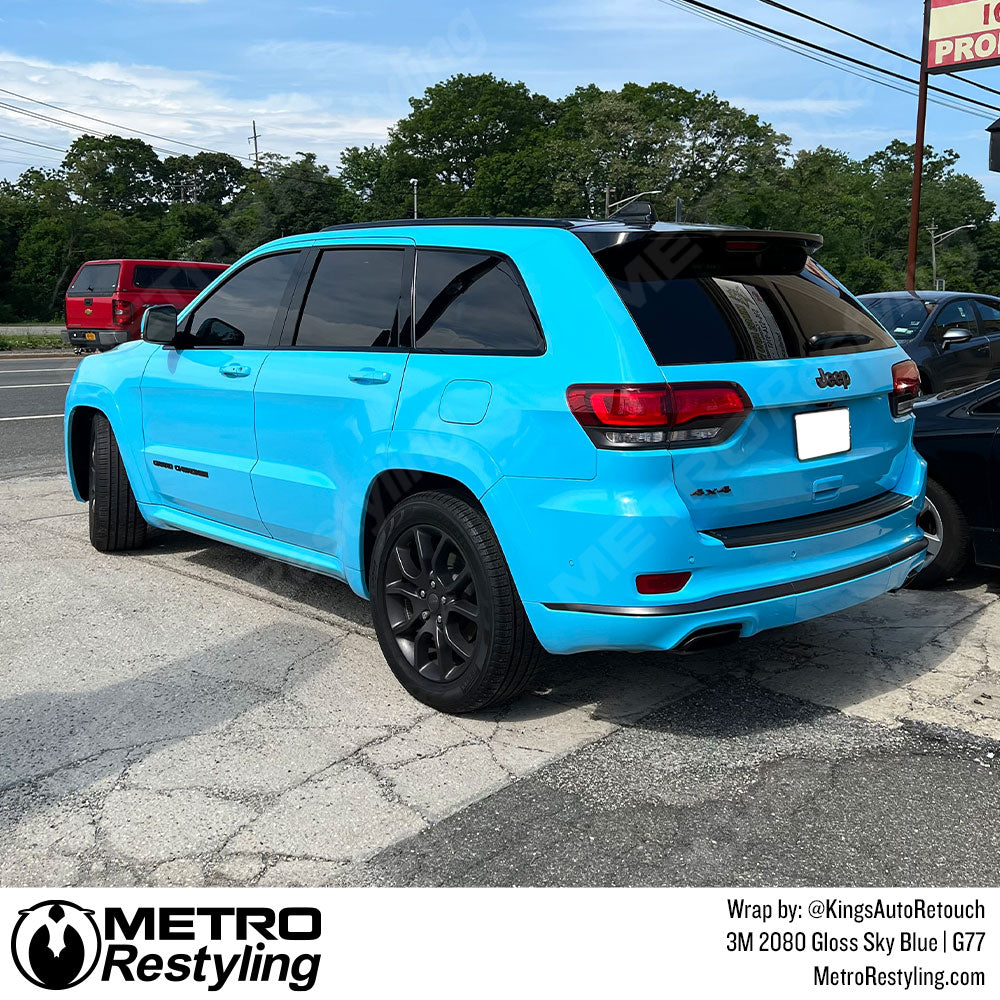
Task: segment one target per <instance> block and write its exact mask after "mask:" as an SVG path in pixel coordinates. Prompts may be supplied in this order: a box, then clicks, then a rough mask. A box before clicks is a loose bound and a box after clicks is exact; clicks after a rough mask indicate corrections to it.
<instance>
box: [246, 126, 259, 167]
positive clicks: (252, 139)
mask: <svg viewBox="0 0 1000 1000" xmlns="http://www.w3.org/2000/svg"><path fill="white" fill-rule="evenodd" d="M259 138H260V136H258V134H257V121H256V119H254V121H253V135H252V136H250V138H249V139H247V142H252V143H253V165H254V167H256V169H257V173H258V174H259V173H260V150H259V149H258V148H257V140H258V139H259Z"/></svg>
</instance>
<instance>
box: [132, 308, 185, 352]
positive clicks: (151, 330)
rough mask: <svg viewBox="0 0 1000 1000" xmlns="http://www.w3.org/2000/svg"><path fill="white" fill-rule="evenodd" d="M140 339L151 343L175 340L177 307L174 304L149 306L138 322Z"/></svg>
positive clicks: (164, 342) (166, 343) (166, 342)
mask: <svg viewBox="0 0 1000 1000" xmlns="http://www.w3.org/2000/svg"><path fill="white" fill-rule="evenodd" d="M139 329H140V331H141V333H142V339H143V340H146V341H149V343H151V344H163V345H165V346H166V345H169V344H173V343H175V341H176V340H177V309H176V308H175V307H174V306H150V307H149V308H148V309H147V310H146V311H145V312H144V313H143V314H142V322H141V323H140V324H139Z"/></svg>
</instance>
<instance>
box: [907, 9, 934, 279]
mask: <svg viewBox="0 0 1000 1000" xmlns="http://www.w3.org/2000/svg"><path fill="white" fill-rule="evenodd" d="M930 36H931V0H924V40H923V44H922V45H921V48H920V96H919V98H918V99H917V144H916V149H915V151H914V154H913V194H912V196H911V198H910V247H909V253H908V255H907V259H906V290H907V291H908V292H909V293H910V294H911V295H914V294H916V291H917V247H918V241H919V238H920V192H921V188H922V187H923V181H924V136H925V133H926V126H927V86H928V83H929V79H928V78H929V76H930V74H929V73H928V72H927V56H928V53H929V48H930Z"/></svg>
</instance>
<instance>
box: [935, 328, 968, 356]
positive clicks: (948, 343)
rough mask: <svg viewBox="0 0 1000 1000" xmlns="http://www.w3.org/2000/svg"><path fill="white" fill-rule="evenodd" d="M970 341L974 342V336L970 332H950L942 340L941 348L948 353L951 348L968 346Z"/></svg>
mask: <svg viewBox="0 0 1000 1000" xmlns="http://www.w3.org/2000/svg"><path fill="white" fill-rule="evenodd" d="M970 340H972V334H971V333H969V331H968V330H962V329H955V330H949V331H948V332H947V333H945V335H944V336H943V337H942V338H941V346H942V347H943V348H944V349H945V350H946V351H947V350H948V348H949V347H954V346H955V345H956V344H967V343H968V342H969V341H970Z"/></svg>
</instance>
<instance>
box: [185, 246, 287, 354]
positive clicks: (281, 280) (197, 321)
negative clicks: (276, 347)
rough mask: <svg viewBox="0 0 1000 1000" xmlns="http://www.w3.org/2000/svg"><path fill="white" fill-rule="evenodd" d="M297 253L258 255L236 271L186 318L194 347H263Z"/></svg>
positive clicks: (267, 340)
mask: <svg viewBox="0 0 1000 1000" xmlns="http://www.w3.org/2000/svg"><path fill="white" fill-rule="evenodd" d="M298 256H299V255H298V253H297V252H296V253H283V254H276V255H274V256H273V257H262V258H261V259H260V260H255V261H253V262H251V263H250V264H248V265H247V266H246V267H244V268H242V269H241V270H239V271H237V272H236V274H234V275H233V276H232V277H231V278H230V279H229V280H228V281H227V282H226V283H225V284H224V285H222V286H221V287H220V288H217V289H216V290H215V291H214V292H213V293H212V294H211V295H210V296H209V297H208V298H207V299H206V300H205V301H204V302H202V303H201V305H199V306H198V308H197V309H196V310H195V311H194V313H192V315H191V316H190V317H189V319H188V327H187V329H188V330H189V332H190V337H191V342H192V346H194V347H266V346H267V345H268V342H269V341H270V339H271V328H272V327H273V326H274V321H275V318H276V317H277V315H278V309H279V307H280V306H281V302H282V298H283V296H284V294H285V289H286V287H287V286H288V280H289V278H291V276H292V273H293V271H294V270H295V265H296V263H297V262H298Z"/></svg>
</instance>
